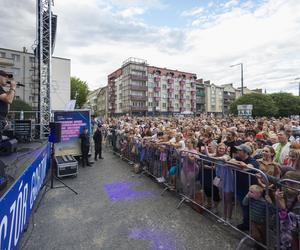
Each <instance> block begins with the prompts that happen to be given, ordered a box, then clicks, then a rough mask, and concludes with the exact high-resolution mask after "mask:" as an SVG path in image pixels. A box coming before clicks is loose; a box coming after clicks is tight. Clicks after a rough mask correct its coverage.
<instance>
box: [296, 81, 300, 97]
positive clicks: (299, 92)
mask: <svg viewBox="0 0 300 250" xmlns="http://www.w3.org/2000/svg"><path fill="white" fill-rule="evenodd" d="M295 81H299V83H298V96H300V77H297V78H295Z"/></svg>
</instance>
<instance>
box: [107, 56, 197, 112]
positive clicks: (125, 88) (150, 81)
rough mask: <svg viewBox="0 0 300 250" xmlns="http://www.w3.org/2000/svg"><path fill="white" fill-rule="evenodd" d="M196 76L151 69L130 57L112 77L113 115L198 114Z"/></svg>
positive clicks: (110, 103)
mask: <svg viewBox="0 0 300 250" xmlns="http://www.w3.org/2000/svg"><path fill="white" fill-rule="evenodd" d="M196 79H197V76H196V74H193V73H187V72H182V71H178V70H171V69H167V68H160V67H156V66H149V65H148V64H147V61H145V60H142V59H137V58H129V59H127V60H126V61H124V63H123V65H122V67H121V68H120V69H118V70H116V71H115V72H113V73H111V74H110V75H109V76H108V86H107V95H108V112H109V115H121V114H126V113H128V114H133V115H173V114H175V113H183V112H186V113H194V112H196Z"/></svg>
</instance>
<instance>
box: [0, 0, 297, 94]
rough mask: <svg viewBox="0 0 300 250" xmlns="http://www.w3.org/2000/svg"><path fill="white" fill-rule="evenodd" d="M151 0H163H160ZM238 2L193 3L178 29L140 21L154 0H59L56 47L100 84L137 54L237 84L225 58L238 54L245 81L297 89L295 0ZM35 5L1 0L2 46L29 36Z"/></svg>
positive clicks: (27, 42) (27, 41) (78, 71)
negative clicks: (185, 22)
mask: <svg viewBox="0 0 300 250" xmlns="http://www.w3.org/2000/svg"><path fill="white" fill-rule="evenodd" d="M153 2H156V3H157V4H158V6H159V8H163V7H164V5H163V4H162V1H153ZM230 2H231V1H230ZM118 3H119V5H118ZM143 3H144V5H143ZM212 3H213V2H212ZM160 4H162V5H160ZM231 4H233V3H231ZM116 5H118V8H116ZM70 6H71V7H70ZM241 6H243V8H242V7H239V6H238V5H234V8H227V9H225V8H223V9H222V11H221V12H218V11H216V12H215V14H212V13H210V14H209V15H208V13H207V12H206V10H204V11H203V12H202V11H200V9H199V10H198V13H197V11H196V9H193V11H194V15H189V16H188V17H189V18H190V19H192V20H191V22H192V24H193V25H194V26H187V27H186V28H185V29H179V28H178V29H176V28H170V27H154V26H151V25H149V24H146V23H145V22H143V19H142V14H143V13H144V12H143V11H150V10H152V9H153V8H156V7H155V6H154V5H153V3H152V1H141V0H132V1H130V0H124V1H117V0H110V1H108V0H107V1H105V0H101V1H100V0H84V1H83V0H82V1H80V0H77V1H74V0H63V1H58V0H57V1H56V2H55V6H54V9H53V10H54V12H55V13H57V14H58V33H57V41H56V48H55V52H54V54H55V55H56V56H61V57H67V58H71V62H72V67H71V71H72V75H75V76H78V77H80V78H82V79H83V80H86V81H87V82H88V83H89V86H90V87H91V88H92V89H94V88H97V87H99V86H100V85H105V84H106V81H107V75H108V74H110V73H111V72H112V71H114V70H116V69H117V68H118V67H120V66H121V65H122V62H123V61H124V60H125V59H127V58H128V57H138V58H143V59H146V60H147V61H148V63H149V64H151V65H156V66H161V67H168V68H173V69H178V70H183V71H188V72H194V73H197V75H198V77H199V78H204V79H210V80H211V81H212V82H215V83H217V84H224V83H230V82H233V83H234V86H236V87H238V86H239V85H240V69H239V68H238V67H235V68H230V67H229V66H230V65H231V64H234V63H238V62H243V63H244V83H245V85H247V86H248V87H249V88H258V87H261V88H263V89H264V88H266V89H267V90H268V91H280V90H287V91H292V92H294V93H298V92H297V89H298V88H297V85H293V84H290V82H291V81H293V79H294V78H296V77H300V70H299V65H300V43H299V42H298V41H299V40H300V1H299V0H265V1H263V2H261V3H260V5H259V6H258V5H254V2H253V1H250V0H249V1H248V2H247V4H246V3H244V5H243V4H242V5H241ZM219 7H220V6H219ZM9 8H13V9H14V11H9V10H10V9H9ZM34 8H35V1H34V0H28V1H27V3H26V4H25V1H19V0H1V2H0V24H1V26H2V27H5V29H1V30H0V37H1V40H0V47H7V48H13V49H21V48H22V47H23V46H27V47H30V46H31V44H33V41H34V38H35V11H34ZM213 8H214V9H216V8H217V6H213ZM221 8H222V7H221ZM4 10H5V11H4ZM142 12H143V13H142ZM122 13H123V14H122ZM124 13H125V15H124ZM186 14H188V12H186ZM190 14H192V11H190ZM136 17H138V18H136Z"/></svg>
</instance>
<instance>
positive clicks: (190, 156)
mask: <svg viewBox="0 0 300 250" xmlns="http://www.w3.org/2000/svg"><path fill="white" fill-rule="evenodd" d="M195 144H196V141H195V140H193V139H188V140H187V141H186V145H187V147H186V148H185V149H184V151H182V153H181V155H182V157H183V158H184V160H183V167H182V169H181V172H180V181H181V183H182V187H183V193H184V194H185V195H187V196H188V197H190V198H192V199H193V198H194V194H195V180H196V176H197V174H198V171H199V169H198V166H197V164H196V163H195V160H196V159H197V157H198V152H197V150H196V149H195Z"/></svg>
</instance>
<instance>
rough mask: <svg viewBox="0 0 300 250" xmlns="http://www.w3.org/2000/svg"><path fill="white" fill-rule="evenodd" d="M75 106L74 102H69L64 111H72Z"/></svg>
mask: <svg viewBox="0 0 300 250" xmlns="http://www.w3.org/2000/svg"><path fill="white" fill-rule="evenodd" d="M75 105H76V100H70V101H69V102H68V103H67V105H66V108H65V110H74V109H75Z"/></svg>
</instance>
